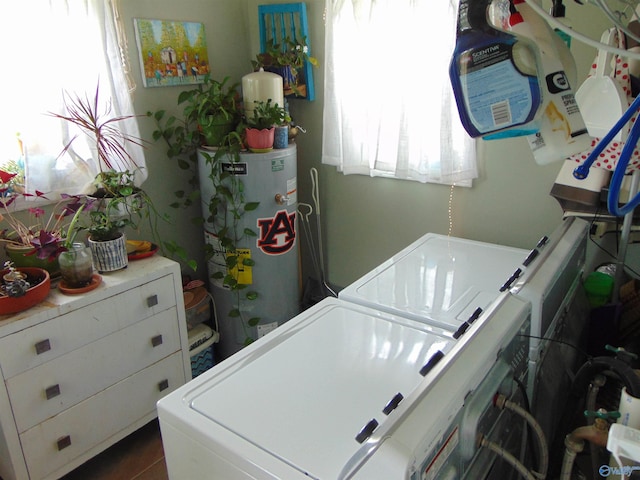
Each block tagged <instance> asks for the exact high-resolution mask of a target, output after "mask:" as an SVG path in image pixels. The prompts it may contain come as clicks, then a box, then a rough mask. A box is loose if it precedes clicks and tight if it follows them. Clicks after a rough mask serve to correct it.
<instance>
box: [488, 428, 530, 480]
mask: <svg viewBox="0 0 640 480" xmlns="http://www.w3.org/2000/svg"><path fill="white" fill-rule="evenodd" d="M480 446H481V447H486V448H488V449H489V450H491V451H492V452H493V453H495V454H496V455H498V456H499V457H500V458H502V459H503V460H504V461H505V462H507V463H508V464H509V465H511V466H512V467H513V468H514V469H515V470H516V471H517V472H518V473H519V474H520V475H521V476H522V477H523V478H526V479H527V480H536V477H535V476H534V475H533V474H532V473H531V472H530V471H529V470H527V467H525V466H524V465H523V464H522V463H520V462H519V461H518V459H517V458H516V457H514V456H513V455H511V454H510V453H509V452H507V451H506V450H505V449H504V448H502V447H501V446H500V445H498V444H496V443H493V442H492V441H490V440H487V438H486V437H484V436H483V437H482V440H480Z"/></svg>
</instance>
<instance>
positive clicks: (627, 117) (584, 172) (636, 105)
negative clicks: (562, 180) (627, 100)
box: [573, 95, 640, 180]
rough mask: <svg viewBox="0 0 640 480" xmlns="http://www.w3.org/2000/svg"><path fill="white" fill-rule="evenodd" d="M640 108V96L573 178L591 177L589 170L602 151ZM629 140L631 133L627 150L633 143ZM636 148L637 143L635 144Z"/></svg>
mask: <svg viewBox="0 0 640 480" xmlns="http://www.w3.org/2000/svg"><path fill="white" fill-rule="evenodd" d="M639 107H640V95H639V96H638V97H636V99H635V100H634V101H633V103H632V104H631V105H630V106H629V108H628V109H627V111H626V112H624V113H623V114H622V116H621V117H620V119H619V120H618V121H617V122H616V124H615V125H614V126H613V128H612V129H611V130H609V133H607V134H606V135H605V136H604V137H603V138H602V139H601V140H600V142H599V143H598V144H597V145H596V146H595V147H594V149H593V150H592V151H591V153H590V154H589V156H588V157H587V159H586V160H585V161H584V163H583V164H582V165H580V166H578V167H577V168H576V169H575V170H574V171H573V176H574V177H575V178H577V179H578V180H584V179H585V178H587V176H588V175H589V169H590V168H591V166H592V165H593V162H595V161H596V158H598V155H600V154H601V153H602V151H603V150H604V149H605V147H606V146H607V145H609V144H610V143H611V140H613V137H615V136H616V134H617V133H618V132H619V131H620V129H621V128H622V127H624V126H625V125H626V124H627V122H629V120H631V118H632V117H633V115H634V114H635V113H636V110H637V109H638V108H639ZM634 127H635V124H634ZM631 130H632V131H633V127H632V128H631ZM629 138H631V132H629V137H628V138H627V141H626V143H625V148H626V147H627V145H629V144H630V143H631V142H630V141H629ZM636 140H637V139H636ZM634 147H635V143H634ZM623 152H624V149H623ZM631 152H633V147H632V150H631ZM623 155H624V153H622V154H621V156H620V160H622V156H623ZM620 160H618V165H620ZM628 162H629V158H627V163H628ZM625 168H626V165H625Z"/></svg>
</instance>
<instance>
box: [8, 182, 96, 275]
mask: <svg viewBox="0 0 640 480" xmlns="http://www.w3.org/2000/svg"><path fill="white" fill-rule="evenodd" d="M15 179H16V174H15V173H11V172H5V171H3V170H0V226H2V227H4V228H2V230H1V231H0V242H2V243H4V245H5V251H6V252H7V256H8V257H9V258H10V259H11V261H12V262H13V264H14V265H15V266H17V267H23V266H24V267H26V266H31V267H38V268H44V269H46V270H48V271H49V273H50V274H51V275H54V276H55V275H57V274H58V273H59V264H58V255H59V254H60V252H62V251H63V250H64V246H63V240H64V236H65V231H66V229H67V227H68V224H67V222H68V220H69V219H70V218H71V216H73V215H74V214H75V213H76V211H77V210H78V208H80V206H81V204H82V203H83V202H82V199H81V197H78V196H70V195H62V196H61V199H60V200H59V201H58V202H57V203H56V204H54V205H53V206H52V207H48V209H49V210H50V212H49V213H47V212H46V210H45V209H44V208H42V207H40V206H35V207H30V208H27V209H25V210H24V211H17V210H18V208H19V207H20V206H19V205H18V204H19V203H20V202H21V201H23V202H27V201H32V200H35V199H40V200H44V201H49V199H48V198H47V196H46V195H45V194H44V193H42V192H40V191H36V192H35V193H28V192H25V191H24V189H23V187H22V186H21V185H20V184H18V183H16V182H15Z"/></svg>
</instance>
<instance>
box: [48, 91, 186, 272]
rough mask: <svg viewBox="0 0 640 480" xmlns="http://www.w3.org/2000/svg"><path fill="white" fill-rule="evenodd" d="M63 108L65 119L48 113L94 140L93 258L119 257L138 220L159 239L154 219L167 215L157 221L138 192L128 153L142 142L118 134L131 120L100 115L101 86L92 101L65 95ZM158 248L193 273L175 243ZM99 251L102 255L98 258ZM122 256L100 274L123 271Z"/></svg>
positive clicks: (102, 267) (147, 200)
mask: <svg viewBox="0 0 640 480" xmlns="http://www.w3.org/2000/svg"><path fill="white" fill-rule="evenodd" d="M64 106H65V110H66V113H63V114H59V113H50V115H52V116H54V117H56V118H60V119H62V120H66V121H68V122H70V123H71V124H73V125H75V126H77V127H78V128H79V129H80V130H81V131H82V132H83V133H85V134H86V135H88V136H89V137H90V138H91V139H92V140H93V142H94V147H95V151H96V152H97V158H98V165H99V172H98V174H97V175H96V177H95V181H94V184H95V191H94V193H93V194H92V195H93V196H94V197H95V198H97V199H98V201H97V205H96V208H95V209H94V210H93V211H90V212H89V218H90V226H89V227H87V231H88V233H89V244H90V246H92V253H93V254H95V255H96V256H99V257H100V258H105V259H106V258H111V256H112V255H114V254H115V253H116V252H117V253H118V254H120V255H121V254H122V250H123V248H122V245H126V237H125V236H124V232H123V228H124V227H126V226H131V227H134V228H136V227H137V226H138V225H139V220H142V219H145V218H146V219H148V220H149V225H150V228H151V234H152V235H153V236H154V237H156V238H157V237H158V235H157V228H156V226H157V220H158V218H161V219H163V220H165V221H169V219H168V217H167V216H166V215H160V214H159V212H158V211H157V210H156V209H155V207H154V205H153V202H152V201H151V198H150V197H149V195H147V194H146V192H144V190H142V189H141V188H140V187H138V186H136V184H135V171H137V170H138V168H139V167H138V165H137V164H136V162H135V159H134V158H133V157H132V156H131V154H130V153H129V152H128V151H127V146H128V145H129V144H136V145H139V146H142V147H145V146H146V145H145V142H144V141H143V140H142V139H140V138H137V137H134V136H131V135H128V134H126V133H124V132H123V131H122V130H121V129H119V128H118V124H119V123H120V122H123V121H124V120H127V119H129V118H133V117H135V115H122V116H112V115H111V109H110V105H107V107H106V108H105V109H104V110H101V109H100V102H99V85H98V87H97V88H96V92H95V95H94V96H93V97H92V98H90V97H89V96H84V97H83V96H79V95H75V96H73V95H70V94H68V93H64ZM76 138H77V137H73V138H72V139H71V140H70V141H69V142H68V143H67V144H66V145H65V147H64V149H63V151H62V153H61V154H63V153H65V152H66V151H67V150H69V148H70V147H71V145H72V143H73V142H74V141H75V140H76ZM106 241H108V242H112V243H113V245H111V246H107V245H110V244H103V245H100V246H97V245H95V244H96V243H97V242H100V243H103V242H106ZM116 245H119V246H116ZM162 246H163V247H167V250H169V252H170V253H171V254H172V255H175V256H177V257H179V258H180V260H182V261H184V262H185V263H186V264H187V265H188V266H189V267H191V268H192V269H194V270H195V269H196V267H197V265H196V264H195V261H193V260H189V259H187V258H186V252H185V250H184V249H183V248H182V247H180V246H178V245H177V244H176V243H175V242H173V241H165V242H163V243H162ZM98 250H100V251H101V253H98ZM124 251H125V256H124V257H119V260H118V261H115V262H113V264H109V265H107V264H103V263H102V262H101V261H98V262H97V264H96V268H97V269H98V270H99V271H112V270H117V269H119V268H123V267H125V266H126V265H127V263H128V262H127V259H126V246H125V248H124Z"/></svg>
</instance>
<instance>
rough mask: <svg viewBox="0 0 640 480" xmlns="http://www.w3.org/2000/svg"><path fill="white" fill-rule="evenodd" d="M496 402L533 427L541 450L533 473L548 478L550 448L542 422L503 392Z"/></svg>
mask: <svg viewBox="0 0 640 480" xmlns="http://www.w3.org/2000/svg"><path fill="white" fill-rule="evenodd" d="M494 403H495V405H496V407H498V408H500V409H503V408H506V409H507V410H510V411H512V412H514V413H515V414H516V415H519V416H520V417H522V418H524V419H525V420H526V422H527V424H528V425H529V427H531V429H532V431H533V432H534V434H535V438H536V440H537V442H538V448H539V450H540V458H539V460H538V462H539V465H538V471H537V472H532V473H533V475H534V476H535V477H537V478H539V479H545V478H547V470H548V469H549V449H548V447H547V440H546V437H545V436H544V432H543V430H542V427H541V426H540V424H539V423H538V422H537V421H536V419H535V418H534V417H533V415H531V414H530V413H529V412H527V411H526V410H525V409H524V408H522V407H521V406H520V405H518V404H517V403H515V402H512V401H510V400H507V398H506V397H505V396H504V395H502V394H500V395H498V396H497V397H496V400H495V402H494Z"/></svg>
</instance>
